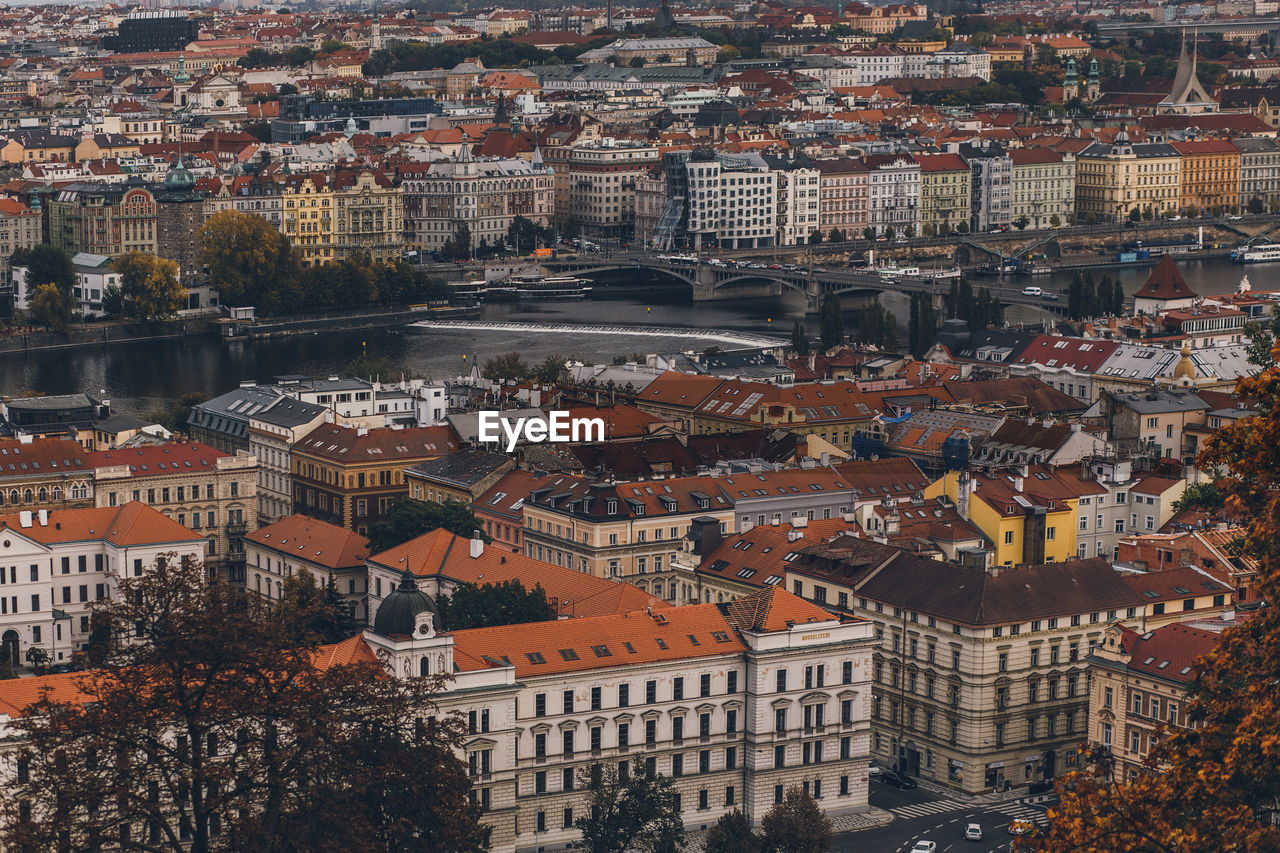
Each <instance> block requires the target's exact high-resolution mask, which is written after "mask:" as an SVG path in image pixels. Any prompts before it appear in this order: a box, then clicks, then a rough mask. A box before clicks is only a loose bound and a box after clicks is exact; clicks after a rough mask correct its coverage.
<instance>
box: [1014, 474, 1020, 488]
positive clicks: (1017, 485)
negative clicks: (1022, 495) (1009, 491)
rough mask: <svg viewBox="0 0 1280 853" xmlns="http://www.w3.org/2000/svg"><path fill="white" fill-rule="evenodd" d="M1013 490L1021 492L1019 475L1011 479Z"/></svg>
mask: <svg viewBox="0 0 1280 853" xmlns="http://www.w3.org/2000/svg"><path fill="white" fill-rule="evenodd" d="M1013 490H1014V491H1015V492H1021V491H1022V475H1021V474H1019V475H1017V476H1015V477H1014V478H1013Z"/></svg>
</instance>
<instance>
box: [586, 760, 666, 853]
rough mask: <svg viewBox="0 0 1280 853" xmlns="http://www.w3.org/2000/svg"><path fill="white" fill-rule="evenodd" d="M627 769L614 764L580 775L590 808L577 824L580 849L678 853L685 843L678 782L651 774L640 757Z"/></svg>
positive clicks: (593, 852) (597, 852) (595, 852)
mask: <svg viewBox="0 0 1280 853" xmlns="http://www.w3.org/2000/svg"><path fill="white" fill-rule="evenodd" d="M623 767H624V768H625V772H622V773H620V772H618V768H617V767H616V766H614V765H612V764H611V765H609V766H608V767H601V766H600V765H599V764H596V765H592V767H591V768H589V769H588V768H584V769H583V770H582V771H581V773H580V776H581V780H580V781H581V784H582V787H583V788H585V789H586V791H587V793H588V798H589V803H590V805H589V807H588V809H587V810H586V814H584V815H582V816H581V817H579V818H578V819H577V821H575V823H574V826H576V827H577V828H578V830H579V831H581V832H582V848H583V849H584V850H586V851H587V853H624V851H628V850H646V851H651V853H675V851H676V850H678V849H679V845H680V844H681V843H682V842H683V841H684V821H683V820H682V819H681V817H680V807H679V806H678V805H677V803H676V791H675V781H674V780H673V779H672V778H671V777H670V776H662V775H659V774H657V773H656V772H653V771H651V770H649V768H648V766H647V765H646V764H645V761H644V759H643V758H642V757H640V756H636V757H635V758H633V759H632V761H631V763H630V764H625V765H623Z"/></svg>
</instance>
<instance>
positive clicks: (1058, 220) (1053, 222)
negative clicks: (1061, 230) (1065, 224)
mask: <svg viewBox="0 0 1280 853" xmlns="http://www.w3.org/2000/svg"><path fill="white" fill-rule="evenodd" d="M1061 224H1062V217H1060V216H1058V214H1056V213H1051V214H1049V227H1050V228H1057V227H1058V226H1059V225H1061Z"/></svg>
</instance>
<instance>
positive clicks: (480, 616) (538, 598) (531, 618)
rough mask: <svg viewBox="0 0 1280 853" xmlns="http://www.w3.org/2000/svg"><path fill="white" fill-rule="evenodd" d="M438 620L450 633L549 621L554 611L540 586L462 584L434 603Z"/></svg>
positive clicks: (554, 615) (521, 584)
mask: <svg viewBox="0 0 1280 853" xmlns="http://www.w3.org/2000/svg"><path fill="white" fill-rule="evenodd" d="M436 607H437V608H438V609H439V611H440V621H441V622H442V623H443V624H444V626H445V629H446V630H449V631H461V630H463V629H465V628H489V627H492V626H495V625H519V624H521V623H524V622H550V621H551V620H553V619H555V618H556V609H555V607H554V606H553V605H552V603H551V602H550V601H549V600H548V599H547V593H546V590H544V589H543V588H542V585H541V584H535V585H534V586H533V587H532V588H526V587H525V585H524V584H523V583H521V582H520V581H519V580H510V581H502V582H501V583H496V584H495V583H485V584H480V585H479V586H471V585H464V586H460V587H458V588H457V589H455V590H454V591H453V595H441V596H439V597H438V598H437V600H436Z"/></svg>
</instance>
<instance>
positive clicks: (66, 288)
mask: <svg viewBox="0 0 1280 853" xmlns="http://www.w3.org/2000/svg"><path fill="white" fill-rule="evenodd" d="M14 264H15V265H18V266H25V267H26V268H27V279H26V280H27V287H28V288H29V289H32V290H34V289H35V288H37V287H39V286H40V285H42V284H53V285H56V286H57V288H58V290H60V291H62V292H63V293H65V294H66V295H67V297H68V298H70V297H71V293H72V291H73V290H74V289H75V286H76V269H75V267H74V266H73V265H72V263H71V256H70V255H68V254H67V253H66V252H64V251H62V249H59V248H58V247H57V246H53V245H50V244H49V243H40V244H38V245H36V246H33V247H31V248H30V249H28V250H27V252H26V253H25V254H24V255H21V256H19V257H15V258H14Z"/></svg>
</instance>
